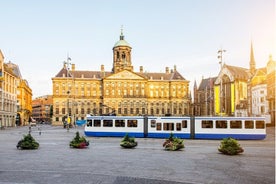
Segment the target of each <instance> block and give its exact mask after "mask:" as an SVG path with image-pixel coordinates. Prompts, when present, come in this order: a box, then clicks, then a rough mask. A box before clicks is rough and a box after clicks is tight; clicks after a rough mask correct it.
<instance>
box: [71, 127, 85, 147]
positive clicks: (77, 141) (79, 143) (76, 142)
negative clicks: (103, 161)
mask: <svg viewBox="0 0 276 184" xmlns="http://www.w3.org/2000/svg"><path fill="white" fill-rule="evenodd" d="M69 146H70V147H71V148H86V147H87V146H89V141H87V140H86V139H85V138H84V137H83V136H82V137H80V133H79V132H78V131H77V132H76V136H75V137H74V139H73V140H72V141H71V142H70V144H69Z"/></svg>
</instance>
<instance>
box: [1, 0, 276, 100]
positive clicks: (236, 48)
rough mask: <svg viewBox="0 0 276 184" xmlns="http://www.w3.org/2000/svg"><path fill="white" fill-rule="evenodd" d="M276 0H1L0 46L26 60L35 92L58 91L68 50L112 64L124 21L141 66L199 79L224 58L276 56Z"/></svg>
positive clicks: (80, 64) (238, 62)
mask: <svg viewBox="0 0 276 184" xmlns="http://www.w3.org/2000/svg"><path fill="white" fill-rule="evenodd" d="M275 9H276V5H275V1H274V0H138V1H129V0H116V1H112V0H79V1H76V0H58V1H56V0H47V1H36V0H24V1H22V0H9V1H4V0H1V1H0V17H1V29H0V49H1V51H2V53H3V55H4V57H5V59H4V61H5V62H9V61H11V62H12V63H15V64H17V65H18V66H19V68H20V72H21V75H22V78H23V79H26V80H27V81H28V83H29V86H30V88H31V89H32V93H33V98H36V97H39V96H43V95H51V94H52V78H53V77H55V75H56V74H57V73H58V72H59V71H60V70H61V68H62V67H63V62H64V61H66V59H67V56H69V57H70V58H71V63H74V64H75V65H76V70H91V71H99V70H100V67H101V65H102V64H103V65H104V66H105V70H106V71H111V69H112V64H113V52H112V48H113V46H114V44H115V43H116V42H117V41H118V40H119V36H120V32H121V26H123V33H124V35H125V40H126V41H127V42H128V43H129V44H130V45H131V47H132V65H133V66H134V71H135V72H138V71H139V67H140V66H143V67H144V71H147V72H165V68H166V67H169V68H170V69H173V67H174V65H176V67H177V70H178V71H179V72H180V74H181V75H182V76H183V77H184V78H185V79H187V80H189V81H190V89H191V90H192V88H193V85H194V82H195V81H196V82H197V84H198V85H199V83H200V81H201V79H202V77H204V78H208V77H214V76H217V75H218V74H219V71H220V65H219V60H218V58H217V56H218V53H217V51H218V50H220V49H223V50H226V52H224V53H223V62H224V63H226V64H228V65H232V66H240V67H244V68H249V61H250V46H251V43H252V44H253V49H254V56H255V61H256V67H257V68H260V67H265V66H266V63H267V61H268V59H269V55H272V58H273V60H275V58H276V13H275Z"/></svg>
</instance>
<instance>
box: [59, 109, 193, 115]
mask: <svg viewBox="0 0 276 184" xmlns="http://www.w3.org/2000/svg"><path fill="white" fill-rule="evenodd" d="M66 110H67V109H66V108H61V114H67V113H69V114H71V113H72V109H71V108H69V109H68V112H67V111H66ZM112 111H113V109H111V108H108V109H105V112H104V110H103V109H90V108H87V109H86V111H85V109H84V108H81V109H80V111H79V109H78V108H76V109H75V112H74V114H83V115H84V114H91V113H93V114H98V113H100V114H102V113H110V112H112ZM116 112H117V113H118V114H146V109H145V108H142V109H140V108H135V109H134V108H118V110H117V111H116ZM148 113H149V114H157V115H158V114H166V113H168V114H169V113H171V109H164V108H162V109H159V108H155V109H152V108H151V109H149V112H148ZM187 113H188V112H187V108H185V109H184V112H183V109H181V108H179V109H176V108H173V114H187ZM55 114H56V115H57V114H60V108H56V109H55Z"/></svg>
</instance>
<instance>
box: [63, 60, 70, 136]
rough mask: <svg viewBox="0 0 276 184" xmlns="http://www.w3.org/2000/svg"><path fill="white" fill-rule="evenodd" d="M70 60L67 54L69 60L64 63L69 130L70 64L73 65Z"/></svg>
mask: <svg viewBox="0 0 276 184" xmlns="http://www.w3.org/2000/svg"><path fill="white" fill-rule="evenodd" d="M70 61H71V58H70V57H68V56H67V60H66V61H64V65H65V67H66V80H67V92H66V93H67V131H69V124H70V123H71V119H70V112H69V98H70V90H69V82H68V78H69V70H70V65H72V63H70Z"/></svg>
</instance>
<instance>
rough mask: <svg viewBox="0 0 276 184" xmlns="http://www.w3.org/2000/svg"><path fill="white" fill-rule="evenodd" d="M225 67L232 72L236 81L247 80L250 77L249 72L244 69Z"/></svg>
mask: <svg viewBox="0 0 276 184" xmlns="http://www.w3.org/2000/svg"><path fill="white" fill-rule="evenodd" d="M225 67H226V68H227V69H228V70H229V71H230V72H231V74H232V75H233V77H234V78H235V79H245V80H247V79H248V78H249V77H250V73H249V70H248V69H246V68H242V67H237V66H230V65H225Z"/></svg>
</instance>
